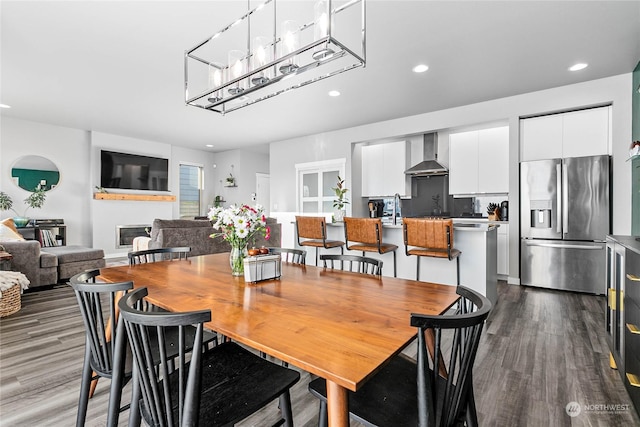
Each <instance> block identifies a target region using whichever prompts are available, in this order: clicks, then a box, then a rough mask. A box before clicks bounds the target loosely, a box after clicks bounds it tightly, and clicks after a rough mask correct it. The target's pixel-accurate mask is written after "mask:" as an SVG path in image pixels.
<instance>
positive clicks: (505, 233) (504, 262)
mask: <svg viewBox="0 0 640 427" xmlns="http://www.w3.org/2000/svg"><path fill="white" fill-rule="evenodd" d="M498 274H500V275H504V276H508V275H509V225H508V224H500V227H498Z"/></svg>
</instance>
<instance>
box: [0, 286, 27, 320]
mask: <svg viewBox="0 0 640 427" xmlns="http://www.w3.org/2000/svg"><path fill="white" fill-rule="evenodd" d="M20 297H21V296H20V285H19V284H17V283H16V284H15V285H13V286H12V287H10V288H9V289H7V290H6V291H2V298H0V317H6V316H10V315H12V314H13V313H17V312H18V311H20V308H21V307H22V301H21V299H20Z"/></svg>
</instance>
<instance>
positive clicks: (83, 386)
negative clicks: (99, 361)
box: [76, 338, 92, 427]
mask: <svg viewBox="0 0 640 427" xmlns="http://www.w3.org/2000/svg"><path fill="white" fill-rule="evenodd" d="M90 359H91V345H90V344H89V340H88V338H87V340H86V342H85V346H84V364H83V365H82V378H81V383H80V396H79V398H78V415H77V416H76V427H81V426H84V423H85V420H86V418H87V406H88V405H89V388H90V387H91V372H92V369H91V363H90Z"/></svg>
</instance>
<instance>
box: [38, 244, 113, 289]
mask: <svg viewBox="0 0 640 427" xmlns="http://www.w3.org/2000/svg"><path fill="white" fill-rule="evenodd" d="M42 251H43V252H47V253H50V254H52V255H55V256H56V257H58V282H61V281H64V280H67V279H70V278H71V277H72V276H74V275H75V274H78V273H82V272H83V271H85V270H91V269H94V268H102V267H104V266H105V265H106V263H105V260H104V251H103V250H102V249H92V248H85V247H83V246H74V245H71V246H52V247H46V248H42Z"/></svg>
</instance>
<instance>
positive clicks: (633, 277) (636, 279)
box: [627, 273, 640, 282]
mask: <svg viewBox="0 0 640 427" xmlns="http://www.w3.org/2000/svg"><path fill="white" fill-rule="evenodd" d="M627 279H629V280H631V281H632V282H640V277H638V276H636V275H635V274H631V273H627Z"/></svg>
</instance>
